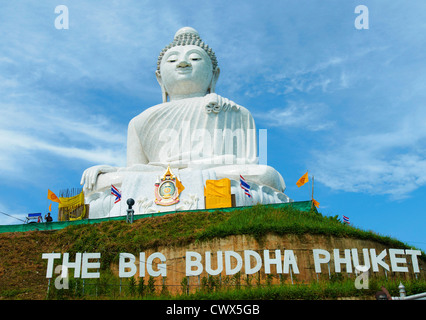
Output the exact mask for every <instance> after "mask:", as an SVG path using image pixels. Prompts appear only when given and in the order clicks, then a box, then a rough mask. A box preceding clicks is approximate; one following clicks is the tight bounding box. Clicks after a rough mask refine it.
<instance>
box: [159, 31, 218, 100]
mask: <svg viewBox="0 0 426 320" xmlns="http://www.w3.org/2000/svg"><path fill="white" fill-rule="evenodd" d="M219 73H220V70H219V68H218V66H217V60H216V56H215V54H214V52H213V50H212V49H211V48H209V46H208V45H206V44H205V43H204V42H203V41H202V40H201V39H200V36H199V34H198V32H197V31H196V30H195V29H193V28H190V27H185V28H182V29H180V30H179V31H178V32H176V34H175V37H174V41H173V42H172V43H170V44H169V45H168V46H166V47H165V48H164V49H163V51H161V53H160V56H159V57H158V62H157V70H156V72H155V75H156V77H157V80H158V83H159V84H160V86H161V91H162V95H163V102H167V97H170V100H176V99H182V98H189V97H199V96H204V95H206V94H207V93H212V92H214V89H215V85H216V82H217V79H218V78H219Z"/></svg>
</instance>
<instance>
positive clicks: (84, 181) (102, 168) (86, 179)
mask: <svg viewBox="0 0 426 320" xmlns="http://www.w3.org/2000/svg"><path fill="white" fill-rule="evenodd" d="M117 169H118V168H116V167H112V166H109V165H104V164H102V165H98V166H93V167H90V168H87V169H86V170H84V172H83V175H82V176H81V181H80V185H84V187H83V188H84V189H85V190H92V189H93V187H94V186H95V185H96V181H97V180H98V175H100V174H101V173H107V172H115V171H117Z"/></svg>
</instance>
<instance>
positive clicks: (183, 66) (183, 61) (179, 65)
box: [176, 60, 191, 68]
mask: <svg viewBox="0 0 426 320" xmlns="http://www.w3.org/2000/svg"><path fill="white" fill-rule="evenodd" d="M190 66H191V64H190V63H189V62H188V61H185V60H182V61H181V62H179V64H178V65H177V66H176V67H177V68H186V67H190Z"/></svg>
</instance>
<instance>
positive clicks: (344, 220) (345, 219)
mask: <svg viewBox="0 0 426 320" xmlns="http://www.w3.org/2000/svg"><path fill="white" fill-rule="evenodd" d="M343 222H345V223H347V224H350V223H349V218H348V217H346V216H343Z"/></svg>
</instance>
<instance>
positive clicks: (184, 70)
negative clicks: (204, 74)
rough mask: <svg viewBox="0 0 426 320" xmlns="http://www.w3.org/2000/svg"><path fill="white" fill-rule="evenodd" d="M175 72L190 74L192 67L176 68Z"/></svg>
mask: <svg viewBox="0 0 426 320" xmlns="http://www.w3.org/2000/svg"><path fill="white" fill-rule="evenodd" d="M176 71H177V72H178V73H191V72H192V67H178V68H176Z"/></svg>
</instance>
